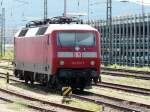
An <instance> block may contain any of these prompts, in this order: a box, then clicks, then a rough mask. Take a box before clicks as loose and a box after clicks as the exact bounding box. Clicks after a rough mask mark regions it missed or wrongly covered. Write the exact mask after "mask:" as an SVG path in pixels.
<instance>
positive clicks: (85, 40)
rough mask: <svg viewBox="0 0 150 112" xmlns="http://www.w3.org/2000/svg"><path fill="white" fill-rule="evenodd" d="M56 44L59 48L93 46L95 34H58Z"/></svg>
mask: <svg viewBox="0 0 150 112" xmlns="http://www.w3.org/2000/svg"><path fill="white" fill-rule="evenodd" d="M57 44H58V45H59V46H82V45H83V46H94V45H95V34H94V33H91V32H85V33H79V32H75V33H67V32H59V33H58V37H57Z"/></svg>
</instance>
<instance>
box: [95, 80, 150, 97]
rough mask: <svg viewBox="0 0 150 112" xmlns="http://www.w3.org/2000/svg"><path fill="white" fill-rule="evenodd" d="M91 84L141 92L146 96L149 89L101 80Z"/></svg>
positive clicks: (149, 92)
mask: <svg viewBox="0 0 150 112" xmlns="http://www.w3.org/2000/svg"><path fill="white" fill-rule="evenodd" d="M93 85H94V86H96V87H105V88H111V89H116V90H122V91H126V92H131V93H136V94H141V95H147V96H149V95H150V89H145V88H139V87H133V86H127V85H120V84H113V83H108V82H101V83H97V84H93Z"/></svg>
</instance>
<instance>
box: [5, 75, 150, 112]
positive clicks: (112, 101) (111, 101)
mask: <svg viewBox="0 0 150 112" xmlns="http://www.w3.org/2000/svg"><path fill="white" fill-rule="evenodd" d="M3 77H5V76H3ZM13 81H15V79H14V80H13ZM17 81H18V80H17ZM102 85H103V86H106V85H109V84H108V83H102V84H98V85H97V86H102ZM110 85H111V84H110ZM115 89H117V88H115ZM84 94H86V95H82V94H80V95H76V94H74V95H72V97H74V98H78V99H80V100H81V99H83V100H86V101H90V102H95V103H97V104H100V105H104V107H105V106H106V107H110V108H115V109H119V110H126V111H135V112H141V110H144V112H149V111H150V105H146V104H139V103H137V102H131V101H126V100H122V99H119V98H114V97H109V96H104V95H100V94H95V93H91V92H84ZM87 94H88V95H87ZM141 94H142V93H141ZM125 102H127V103H128V104H125ZM131 104H132V105H131ZM137 105H140V106H137Z"/></svg>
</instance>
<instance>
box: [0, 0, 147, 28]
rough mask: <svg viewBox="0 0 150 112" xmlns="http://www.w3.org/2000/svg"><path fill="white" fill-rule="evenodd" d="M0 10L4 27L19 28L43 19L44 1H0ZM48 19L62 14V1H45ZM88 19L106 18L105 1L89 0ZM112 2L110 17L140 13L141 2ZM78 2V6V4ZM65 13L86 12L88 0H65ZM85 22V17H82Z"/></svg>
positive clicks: (145, 1) (114, 0)
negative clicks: (32, 21)
mask: <svg viewBox="0 0 150 112" xmlns="http://www.w3.org/2000/svg"><path fill="white" fill-rule="evenodd" d="M0 1H1V2H2V1H3V2H2V5H1V8H2V7H5V10H6V14H5V15H6V25H7V26H11V27H18V26H19V27H20V26H22V25H25V24H26V23H27V22H28V21H31V20H37V19H41V18H43V6H44V5H43V1H44V0H0ZM47 1H48V17H54V16H60V15H62V13H63V9H64V8H63V5H64V4H63V2H64V0H47ZM89 1H90V3H89V4H90V5H89V10H90V14H89V18H90V19H91V20H98V19H105V18H106V1H107V0H89ZM119 1H121V0H112V16H113V17H115V16H121V15H130V14H139V13H141V12H142V5H141V1H142V0H129V2H126V3H123V2H119ZM143 1H144V5H143V6H144V12H150V0H143ZM78 2H79V4H78ZM1 8H0V9H1ZM67 12H69V13H70V12H83V13H87V12H88V0H67ZM82 18H83V19H85V20H87V18H88V17H87V16H84V17H82Z"/></svg>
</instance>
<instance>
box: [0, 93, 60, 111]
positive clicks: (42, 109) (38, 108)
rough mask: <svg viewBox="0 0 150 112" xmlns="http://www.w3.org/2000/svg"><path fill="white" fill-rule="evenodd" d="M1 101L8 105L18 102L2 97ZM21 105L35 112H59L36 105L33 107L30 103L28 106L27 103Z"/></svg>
mask: <svg viewBox="0 0 150 112" xmlns="http://www.w3.org/2000/svg"><path fill="white" fill-rule="evenodd" d="M0 100H3V101H5V102H8V103H15V102H16V101H14V100H11V99H9V98H6V97H2V96H0ZM21 105H23V106H25V107H28V108H32V109H35V110H39V111H42V112H57V111H53V110H50V109H46V108H43V107H39V106H36V105H31V104H29V103H28V104H27V103H21Z"/></svg>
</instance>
